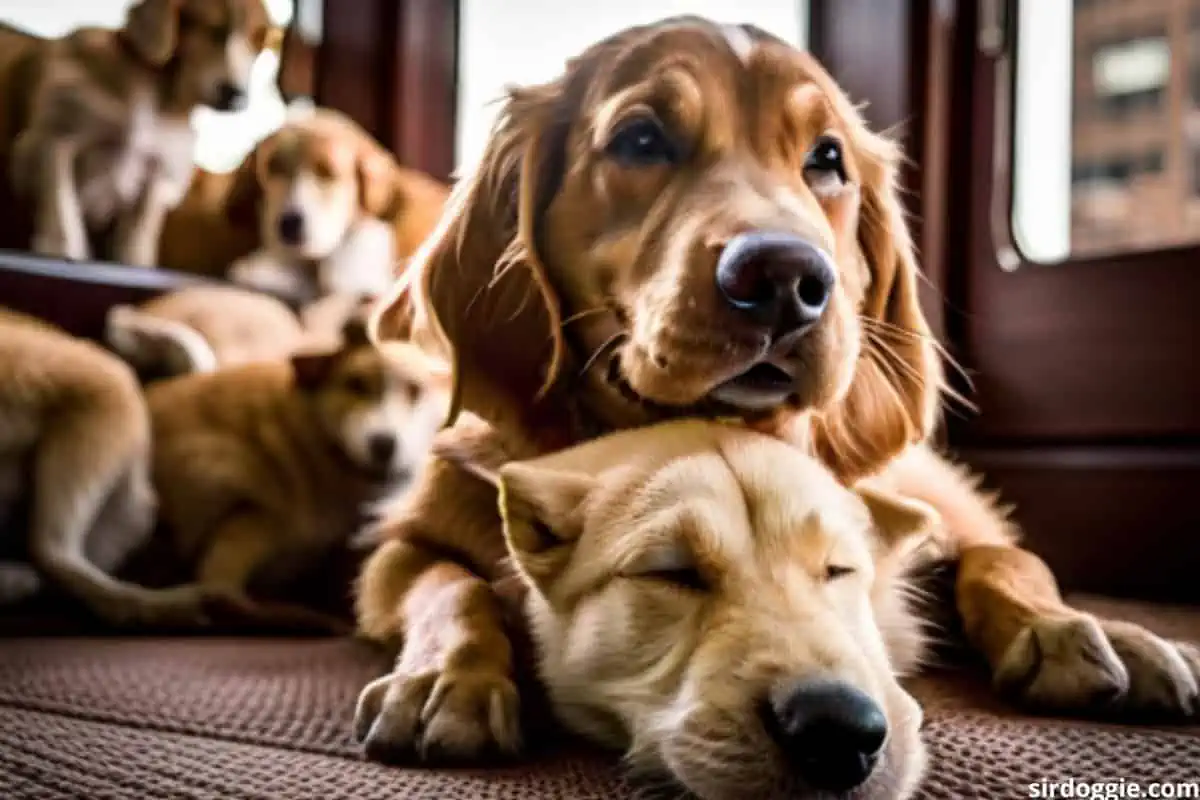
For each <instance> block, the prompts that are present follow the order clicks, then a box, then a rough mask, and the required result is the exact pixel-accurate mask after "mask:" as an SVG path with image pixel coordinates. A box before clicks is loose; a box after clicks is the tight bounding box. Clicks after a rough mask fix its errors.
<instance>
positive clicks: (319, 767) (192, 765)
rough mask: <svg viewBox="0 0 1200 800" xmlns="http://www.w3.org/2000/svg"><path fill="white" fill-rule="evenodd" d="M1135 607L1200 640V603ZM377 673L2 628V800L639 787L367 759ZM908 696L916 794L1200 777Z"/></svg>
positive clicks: (1095, 742) (1174, 738)
mask: <svg viewBox="0 0 1200 800" xmlns="http://www.w3.org/2000/svg"><path fill="white" fill-rule="evenodd" d="M1108 610H1114V609H1112V608H1111V607H1109V608H1108ZM1115 610H1116V611H1119V612H1121V613H1123V614H1125V615H1126V616H1129V615H1130V614H1131V612H1130V610H1129V609H1128V608H1125V607H1120V606H1118V607H1116V609H1115ZM1139 611H1140V613H1138V614H1137V615H1138V616H1140V617H1141V618H1143V620H1147V619H1148V620H1149V621H1152V622H1154V623H1155V627H1157V628H1159V629H1160V630H1161V631H1162V632H1163V633H1166V634H1168V635H1174V636H1179V637H1184V638H1192V639H1198V640H1200V612H1196V611H1190V612H1185V611H1172V610H1169V609H1152V610H1147V609H1144V608H1143V609H1140V610H1139ZM383 667H384V663H383V662H382V661H381V659H380V658H379V657H378V656H377V655H376V654H375V653H373V652H372V651H371V650H370V649H368V648H367V647H365V646H364V645H361V644H358V643H355V642H350V641H340V640H329V639H324V640H298V639H231V638H205V639H197V638H192V639H166V638H163V639H155V638H88V637H64V638H52V637H44V638H31V637H26V638H9V639H0V798H3V800H26V799H27V800H50V799H52V798H80V799H81V800H82V799H83V798H87V800H102V799H106V798H131V799H132V798H136V799H137V800H154V799H157V798H163V799H164V800H165V799H166V798H204V799H205V800H208V799H209V798H212V799H214V800H215V799H216V798H262V799H263V800H277V799H279V798H314V800H335V798H347V799H350V798H353V799H354V800H368V799H370V798H401V797H403V798H410V797H411V798H421V797H429V798H463V800H467V798H497V800H499V799H500V798H534V797H538V798H572V799H575V798H579V799H580V800H585V799H586V798H597V799H599V798H624V797H632V796H633V795H634V792H633V790H632V788H631V787H628V786H626V785H625V784H623V783H622V782H621V781H620V779H619V775H618V773H617V771H616V768H615V766H614V763H613V762H612V760H611V759H609V758H607V757H605V756H602V755H599V754H594V753H591V752H589V751H587V750H586V749H583V748H578V747H574V748H568V749H564V750H560V751H559V752H555V753H547V754H543V755H539V756H536V757H534V758H533V759H531V760H530V761H529V762H527V763H524V764H521V765H518V766H510V767H497V768H491V769H477V770H470V771H446V770H421V769H399V768H389V767H381V766H377V765H374V764H368V763H365V762H363V761H362V760H360V758H359V757H358V753H357V749H356V747H355V745H354V743H353V742H352V741H351V740H350V737H349V730H350V719H351V715H352V709H353V706H354V699H355V697H356V695H357V692H358V690H359V688H360V687H361V686H362V684H363V682H364V681H365V680H366V679H367V678H368V677H370V676H373V675H375V674H377V673H378V672H379V671H380V670H382V669H383ZM915 690H916V692H917V694H918V696H919V697H920V698H921V699H922V701H923V703H924V704H925V706H926V711H927V724H926V729H925V735H926V738H927V740H928V742H929V744H930V748H931V755H932V763H931V768H930V772H929V777H928V779H927V780H926V783H925V786H924V789H923V790H922V794H921V796H922V797H925V798H945V800H961V799H963V798H976V797H977V798H1007V797H1012V798H1017V797H1028V796H1029V794H1028V785H1029V784H1030V783H1033V782H1035V781H1040V780H1064V779H1067V778H1075V779H1077V780H1087V781H1100V780H1103V781H1117V780H1120V779H1122V778H1124V779H1125V780H1127V781H1143V782H1149V781H1182V780H1200V727H1196V726H1192V727H1186V728H1139V727H1124V726H1117V725H1095V724H1084V723H1078V722H1067V721H1059V720H1049V719H1044V720H1033V719H1029V718H1024V717H1021V716H1019V715H1016V714H1015V713H1013V712H1012V711H1010V710H1008V709H1006V708H1005V707H1004V706H1003V704H1001V703H999V702H998V701H996V700H994V699H993V698H991V696H990V695H988V693H987V692H986V690H985V689H984V686H983V684H982V682H981V681H980V680H979V679H978V678H977V677H973V676H971V675H969V674H967V673H961V672H960V673H951V674H938V675H931V676H927V677H924V678H921V679H920V680H919V681H917V682H916V684H915Z"/></svg>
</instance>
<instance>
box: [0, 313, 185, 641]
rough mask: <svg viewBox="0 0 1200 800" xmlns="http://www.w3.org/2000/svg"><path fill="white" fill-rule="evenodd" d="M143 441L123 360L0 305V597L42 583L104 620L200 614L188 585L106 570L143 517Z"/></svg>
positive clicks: (147, 499) (130, 543) (162, 620)
mask: <svg viewBox="0 0 1200 800" xmlns="http://www.w3.org/2000/svg"><path fill="white" fill-rule="evenodd" d="M149 450H150V421H149V418H148V415H147V413H146V404H145V401H144V400H143V399H142V394H141V391H140V389H139V388H138V384H137V380H136V378H135V377H134V375H133V372H132V371H131V370H130V369H129V368H128V367H127V366H126V365H125V364H123V363H122V362H121V361H120V360H118V359H117V358H115V357H113V356H112V355H110V354H109V353H106V352H105V351H104V350H102V349H101V348H99V347H97V346H95V345H93V344H91V343H89V342H85V341H82V340H80V339H76V338H74V337H72V336H68V335H67V334H66V333H63V332H61V331H59V330H58V329H56V328H54V327H52V326H50V325H48V324H46V323H43V322H40V321H39V320H36V319H32V318H29V317H25V316H23V315H20V314H16V313H13V312H9V311H5V310H2V309H0V533H2V534H3V537H2V538H0V543H2V544H3V545H4V547H3V552H4V553H5V555H4V560H0V604H6V603H14V602H17V601H20V600H23V599H25V598H27V597H29V596H31V595H33V594H34V593H36V592H37V591H38V590H39V589H40V588H41V587H42V585H43V583H44V582H49V583H50V584H52V585H54V586H55V587H57V588H58V589H60V590H62V591H65V592H66V593H67V594H69V595H71V596H73V597H75V598H77V599H79V600H81V601H82V602H83V603H84V604H85V605H86V606H87V608H88V609H89V610H90V611H91V612H93V613H94V614H96V615H97V616H98V617H100V618H101V619H102V620H104V621H106V622H108V623H110V624H113V625H128V626H146V625H150V626H153V625H176V624H184V625H186V624H191V623H192V622H193V621H195V620H197V619H198V618H200V617H202V616H203V614H204V611H205V608H204V601H205V596H204V594H203V593H202V592H200V591H199V590H197V589H196V588H195V587H180V588H177V589H166V590H154V589H146V588H142V587H140V586H134V585H132V584H129V583H125V582H124V581H120V580H117V579H115V578H113V577H112V572H113V571H114V570H115V569H117V568H118V567H119V566H121V564H122V563H123V562H125V560H126V558H127V557H128V556H129V555H130V554H131V553H132V552H133V551H134V550H135V549H136V548H137V547H138V546H140V545H141V544H142V543H143V542H144V541H145V540H146V539H147V538H148V537H149V536H150V533H151V530H152V529H153V526H154V513H155V498H154V492H153V490H152V489H151V486H150V480H149V458H150V453H149ZM14 555H16V556H17V557H16V558H13V556H14Z"/></svg>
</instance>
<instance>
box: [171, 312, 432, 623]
mask: <svg viewBox="0 0 1200 800" xmlns="http://www.w3.org/2000/svg"><path fill="white" fill-rule="evenodd" d="M444 371H445V370H444V367H443V366H442V365H440V364H439V363H437V362H435V361H432V360H430V359H429V358H428V357H426V356H425V355H424V354H423V353H422V352H421V351H420V350H418V349H416V348H415V347H414V346H412V345H409V344H405V343H395V344H387V345H383V346H380V347H376V346H374V345H372V344H370V343H369V342H368V341H367V337H366V331H365V329H364V327H363V325H362V323H361V322H355V323H351V324H350V325H349V326H348V328H347V330H346V332H345V342H344V344H343V345H342V346H341V347H340V348H337V349H335V350H328V351H323V352H311V353H302V354H296V355H293V356H292V357H291V358H290V360H289V359H282V360H280V361H277V362H274V363H265V362H264V363H253V364H245V365H242V366H240V367H230V368H227V369H222V370H218V371H216V372H211V373H205V374H195V375H186V376H183V377H180V378H174V379H171V380H168V381H162V382H159V383H156V384H154V385H152V386H150V387H149V389H148V390H147V399H148V402H149V406H150V413H151V418H152V420H153V431H154V459H153V463H154V468H153V476H154V485H155V488H156V489H157V491H158V494H159V498H160V518H161V520H162V522H163V523H164V526H165V528H166V531H165V535H166V536H168V537H169V541H170V542H171V543H172V545H173V549H174V550H175V552H176V553H177V554H178V555H179V556H180V557H181V558H182V560H184V561H185V562H186V563H188V564H190V565H192V566H193V567H194V578H195V580H196V581H198V582H199V583H200V584H201V585H203V586H205V587H208V588H209V589H212V590H213V591H214V592H217V593H219V594H220V595H222V596H228V597H233V598H239V599H242V600H246V601H247V602H246V603H245V605H246V607H247V608H248V609H251V610H253V608H254V607H255V606H256V605H257V606H260V607H261V605H262V603H271V602H274V601H276V600H278V598H279V597H281V596H283V595H286V594H287V593H288V591H289V590H290V589H292V588H294V586H295V582H296V580H297V579H298V577H300V576H302V575H304V574H305V573H306V572H307V570H308V569H310V568H312V567H313V566H315V565H320V564H321V563H322V560H323V559H324V558H326V557H328V556H329V555H330V554H331V553H335V552H336V551H337V550H338V549H339V548H341V547H343V546H345V545H346V544H347V543H348V541H349V539H350V538H351V537H352V536H353V534H354V533H355V532H356V531H357V530H358V528H359V527H360V526H361V525H362V523H363V522H364V521H365V520H366V519H367V518H368V517H369V516H370V514H371V512H372V510H373V505H374V504H375V503H378V502H380V501H383V500H385V499H387V498H388V497H390V496H391V494H392V493H394V492H397V491H402V490H403V489H404V487H405V484H406V482H407V480H408V478H409V477H410V476H411V474H412V473H413V472H415V471H416V470H418V469H420V468H421V466H422V464H423V463H424V461H425V459H426V457H427V455H428V453H429V450H430V447H431V443H432V440H433V437H434V434H435V433H436V431H437V429H438V427H439V425H440V423H441V421H442V420H443V419H444V415H445V413H446V410H447V408H448V403H449V398H448V390H447V385H446V384H447V383H448V378H447V376H446V375H445V374H444ZM250 597H253V598H254V600H253V601H249V598H250ZM275 608H276V609H278V607H277V606H276V607H275ZM281 610H282V611H284V612H286V609H281ZM295 610H296V611H297V612H299V611H300V609H295ZM266 618H267V619H268V620H270V619H271V618H272V615H271V614H267V615H266ZM287 618H289V615H288V614H287V613H281V614H278V615H274V619H276V620H280V621H283V620H286V619H287ZM290 618H291V619H295V620H298V621H299V620H301V619H302V618H303V617H302V616H300V615H299V614H296V615H292V616H291V617H290Z"/></svg>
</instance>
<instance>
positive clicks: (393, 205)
mask: <svg viewBox="0 0 1200 800" xmlns="http://www.w3.org/2000/svg"><path fill="white" fill-rule="evenodd" d="M360 138H361V140H362V141H361V143H360V144H359V148H358V157H357V165H356V169H357V173H358V202H359V205H361V206H362V209H363V211H365V212H366V213H367V214H369V215H370V216H372V217H377V218H379V219H382V220H388V219H391V218H392V217H394V216H395V215H396V214H397V213H399V207H398V206H399V203H400V193H399V191H398V189H399V187H398V186H397V177H396V173H397V169H398V167H397V165H396V160H395V159H394V158H392V155H391V154H390V153H388V152H387V151H386V150H384V149H383V147H381V146H380V145H379V143H378V142H376V141H375V140H374V139H372V138H370V137H369V136H368V135H367V134H366V133H365V132H364V133H362V134H361V135H360Z"/></svg>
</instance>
